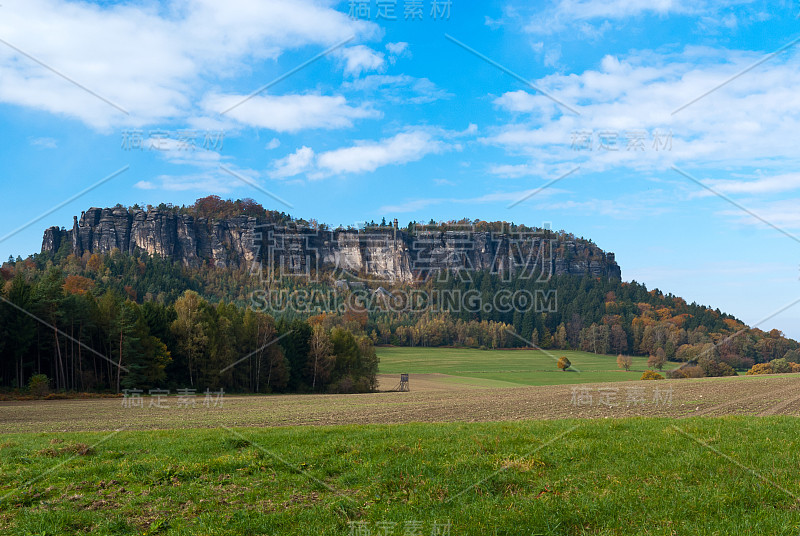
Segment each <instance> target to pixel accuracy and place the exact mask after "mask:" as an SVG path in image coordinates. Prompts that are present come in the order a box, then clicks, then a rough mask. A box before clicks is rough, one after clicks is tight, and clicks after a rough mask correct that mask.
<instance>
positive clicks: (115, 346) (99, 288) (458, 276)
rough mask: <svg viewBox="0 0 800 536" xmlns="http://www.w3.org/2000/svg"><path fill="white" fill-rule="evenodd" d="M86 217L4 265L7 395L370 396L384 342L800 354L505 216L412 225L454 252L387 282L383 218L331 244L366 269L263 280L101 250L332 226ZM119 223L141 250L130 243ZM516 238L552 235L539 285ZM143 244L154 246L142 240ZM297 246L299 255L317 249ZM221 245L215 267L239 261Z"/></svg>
mask: <svg viewBox="0 0 800 536" xmlns="http://www.w3.org/2000/svg"><path fill="white" fill-rule="evenodd" d="M91 210H92V211H94V212H95V213H94V215H93V216H91V218H89V217H87V216H85V215H82V217H81V221H82V223H81V225H78V223H77V218H76V224H75V228H74V229H73V231H72V232H71V234H68V236H69V237H70V238H71V242H70V241H67V240H65V239H64V237H63V236H62V237H61V238H56V237H58V236H59V233H61V234H62V235H64V236H67V235H65V233H67V231H64V230H60V229H58V228H51V229H50V230H48V231H49V235H48V234H47V233H46V235H45V245H48V236H50V239H49V240H50V242H49V245H50V246H52V247H45V248H44V250H43V252H42V253H41V254H37V255H33V256H31V257H30V258H28V259H21V258H18V259H17V260H14V259H9V261H8V262H7V263H5V264H4V265H3V266H2V268H0V283H1V284H0V387H2V388H5V389H9V388H12V389H13V388H23V387H25V386H26V385H28V383H29V381H30V379H31V377H33V376H35V375H39V374H44V375H46V376H47V377H48V378H49V381H51V382H52V387H54V388H55V389H58V390H80V391H90V390H99V391H112V392H119V391H120V390H121V389H133V388H136V389H149V388H155V387H169V388H174V389H178V388H193V389H200V390H203V389H209V388H210V389H219V388H222V389H225V390H228V391H241V392H288V391H293V392H308V391H315V392H329V391H330V392H351V391H368V390H371V389H374V387H375V382H376V380H375V374H376V372H377V364H378V363H377V357H376V355H375V351H374V348H373V345H376V344H378V345H388V344H392V345H400V346H430V347H435V346H455V347H459V346H462V347H474V348H487V349H490V348H523V347H536V348H542V349H545V350H553V351H557V350H561V349H564V350H567V349H574V350H583V351H587V352H594V353H597V354H633V355H645V356H653V360H654V361H653V362H654V363H663V362H664V361H665V360H667V359H668V360H677V361H684V362H686V363H687V364H691V365H693V366H694V372H692V373H693V374H705V375H721V374H732V373H733V369H738V370H745V369H748V368H750V367H752V366H753V365H754V364H757V363H768V362H770V361H773V360H776V359H781V358H784V357H786V358H791V360H795V361H796V360H797V357H798V353H800V352H798V347H799V346H800V345H798V343H797V342H795V341H793V340H790V339H787V338H785V337H784V336H783V334H782V333H780V332H779V331H777V330H772V331H768V332H766V331H762V330H760V329H748V328H747V326H745V325H744V324H743V323H742V322H740V321H739V320H737V319H736V318H734V317H732V316H730V315H727V314H725V313H723V312H721V311H719V310H718V309H711V308H709V307H705V306H701V305H698V304H696V303H691V304H689V303H686V301H685V300H683V299H682V298H680V297H677V296H673V295H670V294H664V293H662V292H661V291H659V290H657V289H654V290H648V289H647V288H646V287H645V286H644V285H642V284H639V283H636V282H623V281H621V280H620V279H619V277H618V274H619V267H618V266H617V265H616V262H615V261H614V256H613V254H610V253H609V254H606V253H605V252H603V251H602V250H600V249H599V248H597V246H596V245H594V244H593V243H592V242H591V241H588V240H585V239H582V238H576V237H575V236H573V235H571V234H568V233H566V232H564V231H560V232H558V233H555V232H552V231H550V230H532V229H529V228H526V227H524V226H516V225H514V224H509V223H506V222H481V221H472V222H469V221H467V220H464V221H461V222H443V223H435V222H430V223H429V224H426V225H425V226H419V225H417V224H415V223H414V222H412V223H411V224H409V225H408V226H407V227H406V228H405V230H404V231H403V232H402V234H403V237H404V238H403V240H404V241H405V242H404V244H407V245H408V244H410V246H408V247H409V249H415V248H416V251H417V253H416V254H415V255H417V257H418V255H419V254H420V252H421V251H424V250H425V249H426V247H427V248H428V249H430V246H426V245H425V244H426V242H425V241H424V238H425V236H426V235H425V233H429V236H435V237H437V238H436V245H435V247H437V248H439V249H440V250H441V252H443V255H444V256H443V257H440V258H437V259H435V260H434V261H431V262H433V263H434V267H435V268H436V270H429V271H427V272H425V271H422V272H420V271H419V270H415V269H412V267H410V266H406V267H405V268H402V269H401V268H397V266H395V268H396V272H397V273H400V272H403V273H405V274H406V275H411V276H413V278H412V279H409V278H407V277H406V278H397V277H390V278H389V279H378V280H375V279H374V276H375V274H376V273H381V272H380V270H376V264H375V262H379V263H380V262H383V263H384V266H385V267H388V265H386V264H385V262H386V261H387V259H388V260H389V261H392V262H395V261H396V260H397V258H406V259H408V252H407V250H404V249H403V248H404V247H406V246H404V245H403V244H401V245H400V246H398V245H397V244H396V243H395V244H394V245H392V246H391V250H392V251H394V252H395V253H397V252H398V251H399V252H400V254H398V255H395V256H392V255H389V256H388V257H386V256H384V257H380V258H378V257H372V258H371V257H370V255H376V256H379V255H381V254H382V253H381V251H383V252H384V253H385V250H386V248H384V250H380V249H374V250H372V251H371V250H370V249H369V248H371V247H372V245H371V242H370V240H372V241H374V237H375V236H377V237H378V238H380V237H382V236H384V235H386V236H390V235H391V236H398V233H400V231H399V230H398V227H397V225H396V224H395V225H394V226H390V225H389V224H387V223H386V221H385V220H384V221H382V222H380V223H379V224H375V223H374V222H373V223H371V224H369V225H368V226H367V229H368V230H369V229H375V230H376V233H377V234H375V235H371V236H373V238H372V239H369V240H366V241H365V239H364V237H363V236H358V235H348V236H346V237H345V238H346V240H345V238H342V237H339V240H340V241H339V242H337V244H338V245H335V246H330V244H328V243H327V242H326V243H325V244H324V247H335V248H339V249H338V250H335V249H334V250H332V251H333V254H334V256H335V255H339V254H342V255H345V254H347V255H349V254H354V255H360V257H359V259H360V260H359V261H358V262H357V263H355V264H354V266H356V267H357V268H358V267H361V269H362V271H360V272H358V271H357V273H353V272H352V271H347V270H344V271H343V270H341V269H339V268H340V267H339V266H337V265H331V264H327V265H326V264H319V265H317V266H316V269H315V271H311V272H309V273H308V274H307V275H310V276H311V277H293V276H291V275H289V276H284V277H279V278H265V277H264V270H263V268H265V266H264V265H263V256H261V254H260V253H258V250H257V249H255V250H251V249H247V248H244V247H243V246H242V247H240V250H241V251H243V252H244V253H247V254H250V253H252V254H253V255H254V257H253V259H255V260H258V261H259V262H258V263H256V264H259V265H260V268H261V269H258V270H254V269H253V268H254V264H253V263H250V264H249V265H244V264H242V263H220V262H214V258H211V257H208V258H203V257H202V255H199V254H200V253H202V252H203V251H204V248H203V247H201V246H199V245H197V244H195V245H196V246H197V247H195V249H191V248H188V249H187V247H183V246H182V248H183V249H180V251H182V252H183V253H184V254H185V253H186V252H187V251H194V252H195V253H198V256H197V257H195V261H196V262H187V259H186V258H185V257H169V256H166V257H164V256H161V255H159V254H158V253H156V254H151V253H148V252H147V251H144V250H142V249H141V248H139V247H133V246H131V247H129V248H128V249H129V251H121V250H120V249H119V248H111V249H110V250H109V251H107V252H105V253H97V252H92V251H91V249H92V248H94V249H102V247H105V246H108V245H109V244H112V243H119V241H118V240H117V239H113V240H112V238H113V236H116V235H115V233H117V232H118V231H119V230H120V229H117V228H115V227H114V225H115V223H114V222H113V221H112V220H113V219H114V218H117V220H119V221H121V222H122V223H119V222H117V225H119V226H122V227H124V225H127V224H126V223H125V222H128V223H130V222H131V221H138V222H139V223H141V224H142V225H144V223H142V222H145V223H146V222H149V221H150V222H152V221H155V220H154V218H156V219H157V218H161V217H162V216H163V215H165V214H166V215H170V214H171V215H173V216H176V217H177V216H180V217H182V218H188V219H185V221H186V222H190V223H191V222H194V220H193V219H192V218H198V219H200V221H202V222H204V223H203V225H204V226H205V225H208V227H209V228H212V229H216V230H217V231H218V230H219V229H220V225H221V224H220V223H219V222H224V221H233V220H235V221H239V220H236V219H237V218H245V219H246V220H247V221H249V222H250V224H253V221H255V219H257V218H261V219H262V220H264V221H269V222H273V223H277V224H281V225H291V226H292V227H293V228H294V229H298V228H299V229H325V226H324V225H321V224H319V223H317V222H315V221H313V220H311V221H309V222H307V221H304V220H296V219H293V218H292V217H291V216H289V215H287V214H283V213H278V212H274V211H268V210H265V209H264V208H263V207H262V206H261V205H258V204H257V203H255V202H253V201H252V200H244V201H241V200H240V201H224V200H221V199H219V198H217V197H214V196H212V197H208V198H203V199H200V200H198V201H197V202H196V203H195V204H193V205H191V206H189V207H180V208H178V207H172V206H167V205H164V206H160V207H155V208H154V207H147V211H143V210H142V209H140V208H139V207H132V208H131V209H130V211H129V209H125V208H124V207H120V206H118V207H116V208H114V209H113V210H112V209H104V210H103V211H100V209H91ZM101 213H102V214H103V215H102V217H101ZM226 218H227V220H226ZM231 218H232V219H233V220H231ZM248 218H249V219H248ZM84 220H87V221H88V220H91V221H94V222H95V223H97V225H96V226H94V227H91V226H89V225H88V224H87V223H86V222H85V221H84ZM182 221H184V220H182ZM250 224H248V225H250ZM464 224H469V228H470V229H471V234H469V235H464V236H466V238H465V239H464V240H462V238H464V236H462V235H459V231H458V229H461V228H463V225H464ZM192 225H194V223H192ZM250 226H251V227H252V225H250ZM298 226H300V227H298ZM303 226H305V227H303ZM423 228H424V229H426V230H425V231H420V229H423ZM143 229H145V227H144V226H140V231H141V230H143ZM123 230H124V231H125V232H126V233H127V234H126V235H125V236H126V237H128V238H126V239H125V240H128V241H130V237H131V236H133V235H134V234H135V233H133V231H131V229H130V228H127V227H126V228H125V229H123ZM431 230H433V232H432V231H431ZM142 232H143V231H142ZM215 232H216V231H215ZM302 232H303V231H302V230H301V231H300V233H301V234H302ZM520 232H523V233H533V232H535V233H542V234H541V236H542V237H543V239H542V240H539V239H537V240H538V242H535V243H536V244H539V245H537V246H536V248H535V249H534V248H532V249H530V250H528V251H527V254H528V255H531V254H532V253H534V252H535V253H536V254H537V255H536V257H535V259H534V263H533V264H535V266H536V267H538V268H539V271H537V272H536V273H535V274H533V276H531V274H527V276H524V275H522V274H520V273H518V272H513V270H511V268H513V264H514V261H513V259H512V256H513V254H514V253H515V251H516V250H515V249H514V246H513V243H511V242H508V241H507V240H508V239H507V237H508V236H509V234H508V233H511V235H513V234H514V233H520ZM123 234H124V233H123ZM140 234H141V233H140ZM212 234H213V233H212ZM220 236H221V235H220ZM320 236H321V235H320ZM320 236H317V239H321V238H320ZM326 236H328V238H331V239H332V238H333V237H334V235H326ZM498 236H500V237H502V239H503V240H506V242H505V246H497V245H496V244H495V246H491V247H494V248H495V249H494V254H495V257H494V259H493V258H491V256H489V257H487V255H486V251H487V250H488V249H489V248H490V246H489V242H487V240H489V241H491V240H493V239H495V238H497V237H498ZM536 236H539V235H538V234H537V235H536ZM354 237H355V238H354ZM460 237H461V238H460ZM184 239H185V240H184V242H186V243H188V244H190V245H191V244H194V242H192V241H191V240H188V239H186V237H185V236H184ZM114 240H117V242H114ZM136 240H138V241H139V243H143V244H148V243H150V242H148V240H149V238H148V236H145V235H142V236H137V237H136ZM187 240H188V241H187ZM204 240H205V239H204ZM342 240H344V241H342ZM460 240H461V242H459V241H460ZM59 241H60V242H59ZM348 241H349V242H348ZM234 242H236V243H237V244H239V246H241V245H242V244H243V243H245V242H246V240H245V237H244V236H240V237H239V238H238V239H237V240H235V241H234ZM545 242H546V243H548V244H553V245H554V249H553V250H551V251H549V252H547V255H549V256H545V255H542V253H543V251H545V250H544V246H541V244H543V243H545ZM459 243H460V244H462V245H463V244H466V245H467V246H469V255H471V256H472V262H475V263H477V264H476V265H477V266H479V267H480V266H484V267H487V268H485V269H484V268H481V269H467V268H469V267H470V266H472V267H474V266H476V265H463V264H461V263H462V261H463V260H464V258H456V257H455V256H456V255H457V254H458V253H459V251H458V249H457V248H456V246H457V245H458V244H459ZM76 244H77V245H80V244H83V246H80V247H79V248H78V249H76ZM103 244H105V246H103ZM509 244H511V245H509ZM89 246H91V247H89ZM101 246H102V247H101ZM184 246H185V244H184ZM440 246H441V247H440ZM478 246H480V247H478ZM163 247H166V246H165V245H164V243H162V244H161V245H160V246H159V248H163ZM193 247H194V246H193ZM297 247H298V248H299V249H296V250H295V253H296V252H298V251H299V252H300V253H301V254H306V253H308V251H306V250H305V249H303V247H304V246H297ZM352 247H355V249H352ZM215 248H216V246H214V248H212V249H213V251H214V252H215V253H214V255H216V257H215V258H220V256H223V257H224V258H226V259H228V260H230V259H232V258H234V257H235V255H234V253H235V252H231V254H230V255H228V253H224V252H223V251H222V250H219V249H218V248H216V249H215ZM348 248H351V249H350V250H348ZM359 248H361V250H360V251H359ZM364 248H366V249H364ZM482 248H483V249H482ZM498 248H499V249H498ZM503 248H505V249H503ZM156 249H158V248H156ZM75 251H78V252H82V253H81V254H80V255H76V254H75V253H74V252H75ZM176 251H177V250H176ZM248 252H249V253H248ZM500 252H502V255H505V257H502V258H501V255H500ZM517 253H520V254H522V255H523V257H524V255H525V253H524V252H521V251H517ZM226 255H228V256H226ZM231 255H232V256H231ZM417 257H415V256H414V255H412V256H411V258H412V259H417ZM531 258H532V257H527V258H525V260H530V259H531ZM497 259H501V260H503V261H504V262H507V263H510V264H507V265H506V268H507V269H504V270H495V269H494V268H495V267H496V260H497ZM467 260H469V259H467ZM428 266H429V268H430V265H428ZM266 268H269V267H268V266H267V267H266ZM403 270H405V271H403ZM386 273H388V274H389V275H390V276H391V275H392V273H391V270H388V271H387V272H386ZM698 371H700V372H698Z"/></svg>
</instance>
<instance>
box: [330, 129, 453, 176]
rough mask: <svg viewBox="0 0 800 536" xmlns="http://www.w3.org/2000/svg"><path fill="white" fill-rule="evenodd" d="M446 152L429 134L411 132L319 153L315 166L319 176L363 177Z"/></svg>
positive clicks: (440, 143) (443, 145)
mask: <svg viewBox="0 0 800 536" xmlns="http://www.w3.org/2000/svg"><path fill="white" fill-rule="evenodd" d="M448 149H449V146H448V145H446V144H445V143H443V142H442V141H440V140H437V139H435V138H434V137H433V135H432V134H431V133H429V132H427V131H424V130H411V131H407V132H401V133H400V134H397V135H395V136H393V137H391V138H385V139H383V140H380V141H377V142H360V143H358V144H356V145H355V146H353V147H346V148H343V149H336V150H333V151H328V152H325V153H322V154H320V155H319V157H318V159H317V165H318V167H319V170H320V174H321V175H322V176H326V175H337V174H341V173H364V172H369V171H375V170H376V169H378V168H379V167H383V166H388V165H399V164H406V163H408V162H415V161H417V160H421V159H422V158H424V157H425V156H427V155H429V154H436V153H442V152H444V151H446V150H448Z"/></svg>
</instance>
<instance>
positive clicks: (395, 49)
mask: <svg viewBox="0 0 800 536" xmlns="http://www.w3.org/2000/svg"><path fill="white" fill-rule="evenodd" d="M386 50H388V51H389V54H392V55H393V56H400V55H401V54H403V52H406V51H407V50H408V43H405V42H403V41H400V42H398V43H386Z"/></svg>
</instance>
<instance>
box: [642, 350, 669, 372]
mask: <svg viewBox="0 0 800 536" xmlns="http://www.w3.org/2000/svg"><path fill="white" fill-rule="evenodd" d="M666 363H667V354H666V352H665V351H664V349H663V348H659V349H658V350H656V353H655V354H653V355H651V356H650V358H649V359H648V360H647V366H648V367H650V368H654V369H658V370H661V369H662V368H664V365H665V364H666Z"/></svg>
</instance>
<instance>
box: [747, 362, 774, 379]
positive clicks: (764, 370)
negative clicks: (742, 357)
mask: <svg viewBox="0 0 800 536" xmlns="http://www.w3.org/2000/svg"><path fill="white" fill-rule="evenodd" d="M756 374H772V365H770V364H769V363H758V364H757V365H753V367H752V368H751V369H750V370H748V371H747V374H745V375H746V376H755V375H756Z"/></svg>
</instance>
